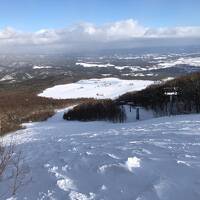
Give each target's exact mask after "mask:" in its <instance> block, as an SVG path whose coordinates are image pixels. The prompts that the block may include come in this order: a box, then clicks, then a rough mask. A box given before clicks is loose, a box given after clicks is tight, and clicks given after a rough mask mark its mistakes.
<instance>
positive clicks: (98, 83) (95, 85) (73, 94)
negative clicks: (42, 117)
mask: <svg viewBox="0 0 200 200" xmlns="http://www.w3.org/2000/svg"><path fill="white" fill-rule="evenodd" d="M153 83H154V82H153V81H149V80H122V79H118V78H102V79H88V80H80V81H78V82H76V83H70V84H64V85H57V86H54V87H51V88H48V89H46V90H44V91H43V92H42V93H40V94H39V96H42V97H50V98H55V99H67V98H69V99H70V98H81V97H83V98H97V99H105V98H111V99H114V98H116V97H118V96H120V95H122V94H124V93H126V92H130V91H138V90H142V89H144V88H146V87H147V86H149V85H151V84H153Z"/></svg>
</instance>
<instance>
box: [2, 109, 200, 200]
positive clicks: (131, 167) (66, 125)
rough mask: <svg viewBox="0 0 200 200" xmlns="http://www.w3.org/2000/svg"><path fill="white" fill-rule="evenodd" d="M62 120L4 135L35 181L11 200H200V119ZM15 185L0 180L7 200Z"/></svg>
mask: <svg viewBox="0 0 200 200" xmlns="http://www.w3.org/2000/svg"><path fill="white" fill-rule="evenodd" d="M62 115H63V111H60V112H57V114H56V115H55V116H54V117H52V118H50V119H49V120H48V121H46V122H38V123H29V124H26V126H27V128H26V129H23V130H19V131H17V132H16V133H15V134H11V135H7V136H5V137H4V142H7V143H8V144H9V140H11V139H12V136H13V135H14V136H15V137H14V138H13V139H14V141H15V142H16V148H17V149H19V150H21V151H22V153H23V157H24V164H23V168H24V171H25V173H26V177H29V180H30V181H28V182H26V184H23V185H22V186H21V187H20V188H19V190H18V191H17V194H16V196H15V197H13V198H12V199H17V200H24V199H28V200H47V199H52V200H68V199H69V200H102V199H105V200H129V199H136V200H147V199H148V200H188V199H189V200H199V199H200V191H199V187H200V154H199V152H200V115H185V116H184V115H183V116H173V117H163V118H154V119H150V120H144V121H139V122H131V123H123V124H113V123H109V122H85V123H84V122H68V121H64V120H63V119H62ZM8 177H9V176H8ZM9 181H10V179H8V181H6V180H5V179H2V182H0V193H1V194H4V192H3V191H2V190H3V188H4V189H5V187H6V188H9V183H10V182H9ZM3 186H4V187H3ZM6 198H10V196H9V194H5V198H1V199H6Z"/></svg>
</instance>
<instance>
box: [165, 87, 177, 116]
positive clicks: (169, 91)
mask: <svg viewBox="0 0 200 200" xmlns="http://www.w3.org/2000/svg"><path fill="white" fill-rule="evenodd" d="M164 91H165V95H166V96H169V100H170V104H169V112H168V115H169V116H171V115H172V111H173V96H177V95H178V88H177V87H168V88H165V89H164Z"/></svg>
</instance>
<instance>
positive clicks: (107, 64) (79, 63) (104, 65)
mask: <svg viewBox="0 0 200 200" xmlns="http://www.w3.org/2000/svg"><path fill="white" fill-rule="evenodd" d="M76 65H81V66H83V67H86V68H87V67H100V68H101V67H114V66H115V65H113V64H110V63H106V64H102V63H86V62H77V63H76Z"/></svg>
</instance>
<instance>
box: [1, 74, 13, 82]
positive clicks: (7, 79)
mask: <svg viewBox="0 0 200 200" xmlns="http://www.w3.org/2000/svg"><path fill="white" fill-rule="evenodd" d="M13 79H14V78H13V77H12V76H11V75H5V76H4V77H3V78H2V79H0V81H9V80H13Z"/></svg>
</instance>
